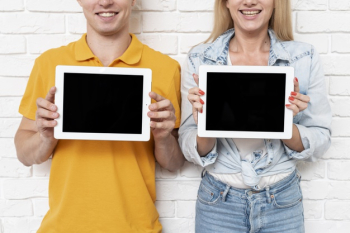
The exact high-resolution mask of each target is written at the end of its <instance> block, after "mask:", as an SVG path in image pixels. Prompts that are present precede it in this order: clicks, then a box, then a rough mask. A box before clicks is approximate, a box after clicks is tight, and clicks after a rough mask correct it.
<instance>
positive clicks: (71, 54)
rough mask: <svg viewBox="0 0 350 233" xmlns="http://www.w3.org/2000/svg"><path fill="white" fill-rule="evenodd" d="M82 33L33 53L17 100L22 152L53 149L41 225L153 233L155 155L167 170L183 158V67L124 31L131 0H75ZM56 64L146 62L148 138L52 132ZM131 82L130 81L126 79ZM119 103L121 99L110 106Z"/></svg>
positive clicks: (38, 159) (41, 154)
mask: <svg viewBox="0 0 350 233" xmlns="http://www.w3.org/2000/svg"><path fill="white" fill-rule="evenodd" d="M78 2H79V4H80V5H81V7H82V8H83V11H84V15H85V17H86V19H87V34H85V35H83V36H82V38H81V39H80V40H78V41H76V42H73V43H71V44H69V45H68V46H64V47H60V48H57V49H51V50H49V51H47V52H45V53H43V54H42V55H41V56H40V57H38V58H37V59H36V61H35V65H34V67H33V70H32V73H31V75H30V78H29V81H28V85H27V89H26V91H25V94H24V96H23V99H22V102H21V104H20V107H19V112H20V113H21V114H22V115H23V118H22V122H21V124H20V126H19V129H18V131H17V134H16V136H15V144H16V149H17V155H18V158H19V160H20V161H21V162H22V163H23V164H25V165H27V166H31V165H33V164H40V163H42V162H44V161H46V160H47V159H48V158H49V157H50V155H51V154H53V159H52V166H51V173H50V183H49V206H50V209H49V211H48V213H47V214H46V216H45V217H44V219H43V221H42V224H41V226H40V229H39V230H38V232H39V233H70V232H74V233H80V232H84V233H88V232H91V233H95V232H103V233H112V232H113V233H129V232H130V233H133V232H140V233H147V232H149V233H156V232H157V233H158V232H161V229H162V227H161V225H160V223H159V220H158V218H159V215H158V213H157V210H156V208H155V206H154V202H155V200H156V193H155V159H157V161H158V163H159V164H160V165H161V166H163V167H165V168H166V169H168V170H171V171H173V170H176V169H178V168H179V167H181V166H182V164H183V163H184V157H183V155H182V153H181V150H180V148H179V146H178V143H177V138H176V137H177V136H176V135H177V128H178V127H179V123H180V107H179V106H180V71H179V69H180V68H179V65H178V63H177V62H176V61H174V60H173V59H171V58H169V57H168V56H165V55H163V54H161V53H159V52H156V51H154V50H152V49H150V48H149V47H147V46H146V45H143V44H142V43H141V42H140V41H139V40H138V39H137V38H136V37H135V36H134V35H132V34H129V31H128V28H129V16H130V12H131V9H132V6H133V5H134V4H135V0H78ZM57 65H77V66H110V67H133V68H150V69H152V73H153V81H152V92H151V93H150V97H151V98H152V99H153V101H152V104H151V105H150V106H149V109H150V111H149V112H148V117H150V118H151V125H150V127H151V128H152V137H151V140H150V141H149V142H126V141H123V142H121V141H83V140H57V139H55V138H54V137H53V127H54V126H55V125H56V124H57V122H56V120H55V119H56V118H57V117H59V116H58V113H57V112H56V111H57V106H56V105H55V104H54V99H55V90H56V89H55V87H54V83H55V68H56V66H57ZM125 88H128V89H130V92H132V91H133V90H132V87H125ZM110 108H111V109H112V108H118V106H110Z"/></svg>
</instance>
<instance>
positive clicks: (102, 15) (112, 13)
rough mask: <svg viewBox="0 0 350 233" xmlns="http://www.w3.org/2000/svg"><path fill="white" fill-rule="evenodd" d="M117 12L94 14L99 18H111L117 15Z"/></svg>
mask: <svg viewBox="0 0 350 233" xmlns="http://www.w3.org/2000/svg"><path fill="white" fill-rule="evenodd" d="M118 13H119V12H101V13H96V15H99V16H101V17H106V18H108V17H113V16H115V15H117V14H118Z"/></svg>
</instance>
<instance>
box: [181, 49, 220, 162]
mask: <svg viewBox="0 0 350 233" xmlns="http://www.w3.org/2000/svg"><path fill="white" fill-rule="evenodd" d="M193 59H195V60H196V61H194V60H193ZM198 60H199V59H198V57H195V58H191V57H190V56H188V57H187V59H186V62H185V64H184V65H183V67H182V74H181V98H182V104H181V111H182V113H181V126H180V129H179V144H180V147H181V149H182V153H183V154H184V156H185V158H186V159H187V160H188V161H190V162H192V163H195V164H198V165H200V166H202V167H205V166H208V165H210V164H213V163H215V161H216V158H217V156H218V154H217V151H216V144H217V143H215V146H214V148H213V149H212V151H210V152H209V153H208V154H207V155H206V156H204V157H201V156H200V155H199V154H198V151H197V124H196V122H195V121H194V118H193V114H192V104H191V103H190V101H189V100H188V98H187V95H188V91H189V89H191V88H193V87H195V86H197V84H196V82H195V81H194V79H193V76H192V75H193V74H198V65H199V61H198ZM194 62H197V63H198V64H197V67H196V66H195V63H194Z"/></svg>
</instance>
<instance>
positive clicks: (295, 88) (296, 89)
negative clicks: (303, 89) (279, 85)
mask: <svg viewBox="0 0 350 233" xmlns="http://www.w3.org/2000/svg"><path fill="white" fill-rule="evenodd" d="M293 82H294V92H300V89H299V80H298V78H296V77H295V78H294V80H293Z"/></svg>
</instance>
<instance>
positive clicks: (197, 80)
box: [192, 74, 199, 85]
mask: <svg viewBox="0 0 350 233" xmlns="http://www.w3.org/2000/svg"><path fill="white" fill-rule="evenodd" d="M192 76H193V79H194V81H195V82H196V84H197V85H199V76H198V75H197V74H192Z"/></svg>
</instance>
